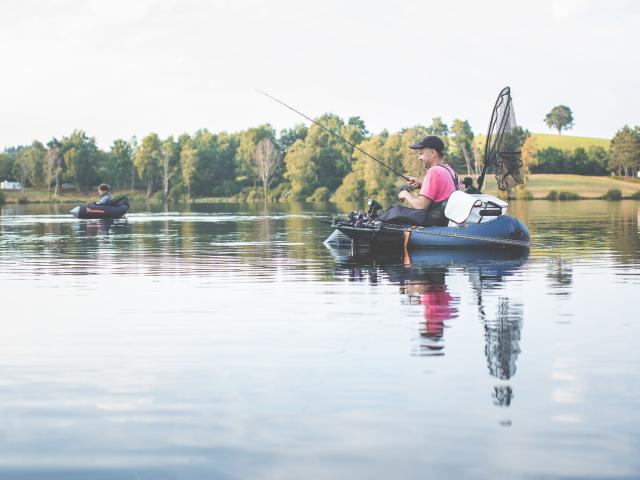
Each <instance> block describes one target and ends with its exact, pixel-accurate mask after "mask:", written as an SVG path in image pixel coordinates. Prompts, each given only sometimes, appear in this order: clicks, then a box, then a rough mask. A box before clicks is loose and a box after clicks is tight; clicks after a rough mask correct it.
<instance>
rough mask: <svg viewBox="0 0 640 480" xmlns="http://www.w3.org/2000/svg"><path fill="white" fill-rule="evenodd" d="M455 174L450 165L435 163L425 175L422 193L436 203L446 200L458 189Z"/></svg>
mask: <svg viewBox="0 0 640 480" xmlns="http://www.w3.org/2000/svg"><path fill="white" fill-rule="evenodd" d="M454 176H455V174H454V172H453V170H452V169H451V167H450V166H449V165H442V164H440V165H434V166H433V167H431V168H430V169H429V170H427V174H426V175H425V176H424V180H423V181H422V187H421V188H420V195H422V196H424V197H427V198H430V199H431V200H433V201H434V202H436V203H439V202H444V201H445V200H446V199H447V198H449V195H451V194H452V193H453V191H454V190H455V189H456V185H455V183H453V177H454Z"/></svg>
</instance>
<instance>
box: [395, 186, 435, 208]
mask: <svg viewBox="0 0 640 480" xmlns="http://www.w3.org/2000/svg"><path fill="white" fill-rule="evenodd" d="M398 197H399V198H400V199H401V200H404V201H405V202H406V204H407V206H408V207H411V208H424V209H425V210H426V209H427V208H429V207H430V206H431V203H432V200H431V199H430V198H429V197H425V196H424V195H412V194H411V193H409V192H407V191H406V190H402V191H401V192H400V194H399V195H398Z"/></svg>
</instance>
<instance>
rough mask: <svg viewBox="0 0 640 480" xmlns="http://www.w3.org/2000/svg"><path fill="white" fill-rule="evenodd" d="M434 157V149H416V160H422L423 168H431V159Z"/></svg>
mask: <svg viewBox="0 0 640 480" xmlns="http://www.w3.org/2000/svg"><path fill="white" fill-rule="evenodd" d="M435 158H436V151H435V150H434V149H432V148H421V149H420V150H418V160H420V161H421V162H422V166H423V167H424V169H425V170H427V169H428V168H431V166H432V165H433V160H434V159H435Z"/></svg>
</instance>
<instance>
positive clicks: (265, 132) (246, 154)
mask: <svg viewBox="0 0 640 480" xmlns="http://www.w3.org/2000/svg"><path fill="white" fill-rule="evenodd" d="M263 138H268V139H269V140H271V141H272V142H273V143H276V131H275V130H274V128H273V127H272V126H271V125H269V124H268V123H267V124H264V125H260V126H259V127H256V128H250V129H248V130H244V131H243V132H240V136H239V145H238V149H237V152H236V158H235V160H236V167H235V171H236V175H238V177H239V178H238V180H239V181H241V182H243V181H246V180H255V178H256V176H255V165H254V163H253V155H254V153H255V151H256V146H257V145H258V142H259V141H260V140H262V139H263Z"/></svg>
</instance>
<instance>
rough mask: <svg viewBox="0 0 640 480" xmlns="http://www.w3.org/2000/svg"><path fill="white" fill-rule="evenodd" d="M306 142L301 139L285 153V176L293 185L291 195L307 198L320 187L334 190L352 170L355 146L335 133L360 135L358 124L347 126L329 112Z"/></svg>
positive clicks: (295, 197) (307, 137)
mask: <svg viewBox="0 0 640 480" xmlns="http://www.w3.org/2000/svg"><path fill="white" fill-rule="evenodd" d="M316 121H317V122H318V123H319V124H320V125H322V126H323V127H324V128H322V127H320V126H318V125H317V124H313V125H312V126H311V127H310V128H309V132H308V133H307V136H306V137H305V139H304V142H302V141H300V140H298V141H296V142H295V143H294V144H293V145H292V147H291V148H290V149H289V151H288V152H287V155H286V156H285V159H284V161H285V165H286V171H285V178H286V179H287V180H288V181H289V183H290V184H291V198H292V199H305V198H307V197H309V196H312V193H313V192H314V191H315V190H317V189H319V188H326V189H327V190H328V191H329V192H331V193H332V192H334V191H335V189H336V188H337V187H338V185H340V183H341V182H342V180H343V178H344V176H345V175H346V174H347V173H348V172H349V171H350V170H351V156H352V154H353V148H352V147H351V146H349V145H348V144H346V143H345V142H344V141H343V140H341V139H339V138H338V137H336V136H335V135H333V134H332V133H330V132H329V131H331V132H335V133H336V134H338V135H340V136H342V137H344V138H356V139H357V138H358V136H359V135H360V134H361V128H360V125H358V124H352V125H349V124H347V125H345V123H344V121H343V120H342V119H340V117H338V116H337V115H334V114H331V113H327V114H324V115H323V116H321V117H320V118H318V119H316Z"/></svg>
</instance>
